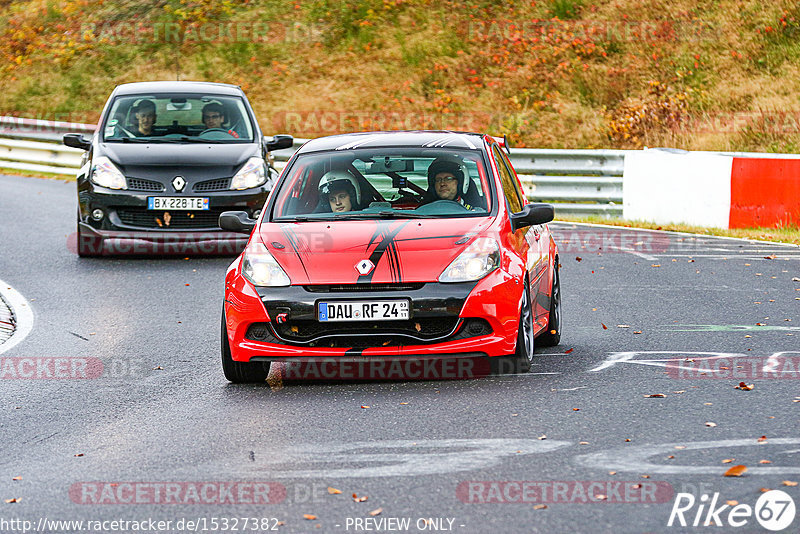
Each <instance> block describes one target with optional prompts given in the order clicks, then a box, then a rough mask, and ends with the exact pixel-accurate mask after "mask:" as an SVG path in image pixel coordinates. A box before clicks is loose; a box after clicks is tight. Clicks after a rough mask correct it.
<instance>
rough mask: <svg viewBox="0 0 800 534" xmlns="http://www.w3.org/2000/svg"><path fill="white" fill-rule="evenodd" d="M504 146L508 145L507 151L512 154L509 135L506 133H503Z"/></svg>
mask: <svg viewBox="0 0 800 534" xmlns="http://www.w3.org/2000/svg"><path fill="white" fill-rule="evenodd" d="M503 146H504V147H506V153H507V154H508V155H509V156H510V155H511V147H510V146H509V144H508V136H507V135H506V134H503Z"/></svg>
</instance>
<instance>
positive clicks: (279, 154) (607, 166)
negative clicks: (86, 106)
mask: <svg viewBox="0 0 800 534" xmlns="http://www.w3.org/2000/svg"><path fill="white" fill-rule="evenodd" d="M95 129H96V126H95V125H90V124H79V123H70V122H50V121H41V120H37V119H24V118H19V117H0V168H6V169H18V170H26V171H33V172H44V173H52V174H60V175H74V174H76V172H77V170H78V168H80V164H81V155H82V154H83V151H82V150H79V149H76V148H70V147H66V146H64V145H62V144H61V138H62V137H63V135H64V134H65V133H72V132H75V133H83V134H87V135H91V134H93V133H94V131H95ZM306 141H307V139H295V144H294V146H293V147H292V148H291V149H286V150H279V151H276V152H274V153H273V155H274V156H275V162H276V166H277V167H278V168H279V169H280V168H282V167H283V166H284V165H285V164H286V162H287V161H288V160H289V158H290V157H291V156H292V154H294V152H295V151H296V150H297V149H298V148H299V147H300V146H301V145H302V144H303V143H305V142H306ZM625 153H626V151H625V150H555V149H531V148H517V149H514V148H512V149H511V155H510V158H511V162H512V164H513V165H514V168H515V169H516V171H517V173H518V174H519V177H520V180H521V181H522V185H523V187H524V188H525V192H526V193H527V195H528V198H529V199H530V200H535V201H542V202H550V203H552V204H553V205H554V206H555V208H556V213H558V214H559V215H578V216H585V215H601V216H606V217H620V216H622V173H623V170H624V168H625Z"/></svg>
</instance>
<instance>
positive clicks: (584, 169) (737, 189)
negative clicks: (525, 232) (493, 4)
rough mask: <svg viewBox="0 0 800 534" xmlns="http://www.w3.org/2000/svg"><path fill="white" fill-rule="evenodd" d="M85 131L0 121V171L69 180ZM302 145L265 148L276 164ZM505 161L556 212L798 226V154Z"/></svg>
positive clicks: (521, 156) (531, 154)
mask: <svg viewBox="0 0 800 534" xmlns="http://www.w3.org/2000/svg"><path fill="white" fill-rule="evenodd" d="M95 128H96V126H95V125H90V124H79V123H71V122H53V121H43V120H37V119H25V118H19V117H0V168H7V169H20V170H28V171H35V172H47V173H54V174H63V175H70V174H75V173H76V172H77V169H78V168H79V167H80V164H81V155H82V151H80V150H78V149H74V148H68V147H65V146H63V145H61V144H60V141H61V138H62V137H63V135H64V134H65V133H70V132H76V133H83V134H85V135H90V134H92V133H93V132H94V131H95ZM305 142H306V139H295V144H294V146H293V147H292V148H291V149H286V150H280V151H277V152H275V153H274V154H273V155H274V156H275V163H276V166H277V167H278V168H279V169H281V168H283V166H284V165H285V164H286V162H287V161H288V160H289V158H290V157H291V156H292V154H294V152H295V151H296V150H297V148H299V147H300V145H302V144H303V143H305ZM510 157H511V161H512V163H513V164H514V168H515V169H516V170H517V173H518V174H519V176H520V180H521V181H522V183H523V186H524V187H525V192H526V193H527V195H528V198H529V199H530V200H533V201H544V202H550V203H552V204H553V205H554V206H555V208H556V213H557V214H558V215H559V216H569V215H577V216H586V215H600V216H605V217H620V216H622V217H624V218H626V219H634V220H645V221H651V222H655V223H660V224H666V223H684V224H694V225H698V226H708V227H720V228H727V227H731V228H738V227H745V226H754V225H760V226H776V225H777V226H780V225H797V224H800V155H795V154H756V153H738V152H737V153H732V152H686V151H682V150H673V149H649V150H648V149H645V150H556V149H531V148H512V149H511V155H510ZM623 199H624V200H623Z"/></svg>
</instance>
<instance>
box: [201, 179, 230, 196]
mask: <svg viewBox="0 0 800 534" xmlns="http://www.w3.org/2000/svg"><path fill="white" fill-rule="evenodd" d="M230 186H231V179H230V178H217V179H215V180H206V181H204V182H198V183H196V184H194V188H193V189H194V191H195V192H198V193H199V192H208V191H227V190H228V189H229V188H230Z"/></svg>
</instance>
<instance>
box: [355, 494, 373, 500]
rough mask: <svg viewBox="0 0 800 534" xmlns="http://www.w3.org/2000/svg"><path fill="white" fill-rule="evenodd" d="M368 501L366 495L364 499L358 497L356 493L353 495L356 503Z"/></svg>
mask: <svg viewBox="0 0 800 534" xmlns="http://www.w3.org/2000/svg"><path fill="white" fill-rule="evenodd" d="M367 499H369V497H367V496H366V495H364V496H362V497H359V496H358V495H356V494H355V493H354V494H353V500H354V501H356V502H364V501H366V500H367Z"/></svg>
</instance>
